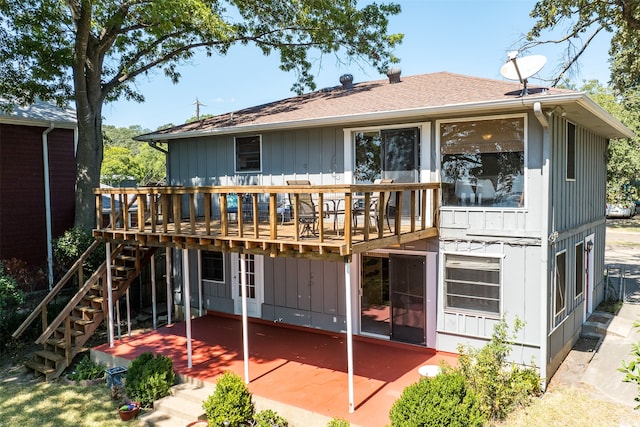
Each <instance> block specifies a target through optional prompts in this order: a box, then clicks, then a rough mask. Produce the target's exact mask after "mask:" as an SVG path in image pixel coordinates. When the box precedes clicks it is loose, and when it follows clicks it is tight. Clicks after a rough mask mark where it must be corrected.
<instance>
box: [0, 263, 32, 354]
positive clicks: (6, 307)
mask: <svg viewBox="0 0 640 427" xmlns="http://www.w3.org/2000/svg"><path fill="white" fill-rule="evenodd" d="M23 303H24V293H23V292H22V291H21V290H20V289H19V288H18V283H17V282H16V280H15V279H14V278H13V277H11V276H10V275H8V274H5V272H4V267H3V264H2V263H0V353H1V352H3V351H6V350H7V349H8V347H9V346H10V345H11V342H12V339H11V333H12V332H13V331H14V330H15V329H16V328H17V327H18V326H20V323H22V321H23V320H24V319H25V318H26V316H27V315H26V314H20V312H19V308H20V306H22V304H23Z"/></svg>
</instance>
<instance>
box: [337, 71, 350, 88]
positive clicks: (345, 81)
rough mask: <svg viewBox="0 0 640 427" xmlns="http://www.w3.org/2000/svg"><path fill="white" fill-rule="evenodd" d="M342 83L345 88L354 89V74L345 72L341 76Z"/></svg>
mask: <svg viewBox="0 0 640 427" xmlns="http://www.w3.org/2000/svg"><path fill="white" fill-rule="evenodd" d="M340 83H342V88H343V89H353V75H351V74H343V75H341V76H340Z"/></svg>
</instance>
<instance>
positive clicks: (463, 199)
mask: <svg viewBox="0 0 640 427" xmlns="http://www.w3.org/2000/svg"><path fill="white" fill-rule="evenodd" d="M455 191H456V196H457V197H458V199H459V200H460V206H465V205H467V204H470V205H474V204H475V203H476V193H475V191H473V187H472V186H471V183H470V182H469V181H460V180H457V181H456V189H455ZM467 200H468V203H467Z"/></svg>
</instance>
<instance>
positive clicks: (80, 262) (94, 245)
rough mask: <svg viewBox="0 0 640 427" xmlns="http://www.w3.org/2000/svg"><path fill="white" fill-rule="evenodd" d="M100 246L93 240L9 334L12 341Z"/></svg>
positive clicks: (98, 242) (97, 241)
mask: <svg viewBox="0 0 640 427" xmlns="http://www.w3.org/2000/svg"><path fill="white" fill-rule="evenodd" d="M100 244H101V242H100V241H99V240H95V241H94V242H93V243H91V245H90V246H89V247H88V248H87V250H86V251H84V253H83V254H82V255H80V258H78V260H77V261H76V262H74V263H73V265H72V266H71V268H70V269H69V271H67V272H66V273H65V275H64V276H62V279H60V280H59V281H58V283H57V284H56V285H55V286H54V287H53V288H52V289H51V291H49V293H48V294H47V295H46V296H45V297H44V299H43V300H42V301H41V302H40V304H38V305H37V307H36V308H35V309H34V310H33V311H32V312H31V314H30V315H29V316H28V317H27V318H26V319H25V321H24V322H22V324H21V325H20V326H19V327H18V329H16V330H15V332H14V333H13V334H11V336H12V337H13V338H14V339H15V338H18V337H19V336H20V335H22V334H23V333H24V331H25V330H26V329H27V328H28V327H29V325H31V323H33V321H34V320H35V319H36V317H38V316H39V315H40V313H41V312H42V311H43V309H45V307H46V306H47V305H48V304H49V303H50V302H51V301H52V300H53V298H55V297H56V295H57V294H58V292H60V290H61V289H62V288H63V287H64V285H66V284H67V282H68V281H69V279H71V278H72V277H73V276H74V274H75V273H76V272H78V270H79V269H82V265H83V264H84V262H85V260H86V259H87V258H88V257H89V255H91V253H92V252H93V251H94V250H96V248H97V247H98V246H100Z"/></svg>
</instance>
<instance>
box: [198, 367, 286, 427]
mask: <svg viewBox="0 0 640 427" xmlns="http://www.w3.org/2000/svg"><path fill="white" fill-rule="evenodd" d="M252 397H253V396H252V394H251V392H250V391H249V389H248V388H247V386H246V384H245V383H244V381H242V379H241V378H240V377H239V376H238V375H236V374H234V373H233V372H229V371H227V372H224V373H223V374H222V376H221V377H220V378H219V379H218V382H217V383H216V388H215V390H214V391H213V393H212V394H211V395H209V397H207V399H206V400H205V401H204V402H203V403H202V407H203V408H204V411H205V413H206V415H207V421H208V422H209V426H210V427H223V426H229V427H245V426H247V427H248V426H256V427H287V426H288V425H289V423H288V421H287V420H286V419H284V418H283V417H281V416H280V415H278V413H277V412H275V411H272V410H270V409H265V410H263V411H260V412H258V413H257V414H256V413H255V407H254V405H253V401H252Z"/></svg>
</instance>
